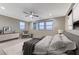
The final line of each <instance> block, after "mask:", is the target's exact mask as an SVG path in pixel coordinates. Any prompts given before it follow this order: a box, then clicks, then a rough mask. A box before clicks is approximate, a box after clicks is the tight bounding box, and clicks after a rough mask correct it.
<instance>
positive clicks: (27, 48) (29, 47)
mask: <svg viewBox="0 0 79 59" xmlns="http://www.w3.org/2000/svg"><path fill="white" fill-rule="evenodd" d="M40 40H41V39H38V38H33V39H32V40H30V41H28V42H24V45H23V54H24V55H32V54H33V51H34V47H35V44H36V43H37V42H39V41H40Z"/></svg>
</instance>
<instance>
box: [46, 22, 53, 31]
mask: <svg viewBox="0 0 79 59" xmlns="http://www.w3.org/2000/svg"><path fill="white" fill-rule="evenodd" d="M52 27H53V22H51V21H49V22H46V30H52Z"/></svg>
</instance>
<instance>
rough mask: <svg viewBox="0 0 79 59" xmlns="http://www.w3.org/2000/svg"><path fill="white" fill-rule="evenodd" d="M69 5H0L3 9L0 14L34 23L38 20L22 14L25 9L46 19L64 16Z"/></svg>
mask: <svg viewBox="0 0 79 59" xmlns="http://www.w3.org/2000/svg"><path fill="white" fill-rule="evenodd" d="M70 5H71V4H70V3H0V7H2V6H3V7H5V9H1V8H0V14H1V15H5V16H9V17H13V18H16V19H20V20H25V21H34V20H39V19H38V18H34V19H30V18H29V17H25V16H26V14H24V13H23V11H24V10H25V9H29V10H32V11H35V12H36V14H38V15H39V16H40V19H47V18H53V17H60V16H65V15H66V13H67V11H68V9H69V7H70ZM26 12H27V11H26Z"/></svg>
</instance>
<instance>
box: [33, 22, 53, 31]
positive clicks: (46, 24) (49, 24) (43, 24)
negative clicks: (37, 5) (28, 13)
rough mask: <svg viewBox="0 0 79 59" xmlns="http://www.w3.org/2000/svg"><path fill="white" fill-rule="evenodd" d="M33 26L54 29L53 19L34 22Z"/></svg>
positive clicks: (41, 28) (40, 28)
mask: <svg viewBox="0 0 79 59" xmlns="http://www.w3.org/2000/svg"><path fill="white" fill-rule="evenodd" d="M33 28H34V29H36V30H52V29H53V21H43V22H37V23H34V24H33Z"/></svg>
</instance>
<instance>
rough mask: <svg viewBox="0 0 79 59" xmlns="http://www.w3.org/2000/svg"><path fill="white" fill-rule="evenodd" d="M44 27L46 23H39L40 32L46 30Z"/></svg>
mask: <svg viewBox="0 0 79 59" xmlns="http://www.w3.org/2000/svg"><path fill="white" fill-rule="evenodd" d="M44 26H45V23H44V22H39V23H38V29H39V30H44Z"/></svg>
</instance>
